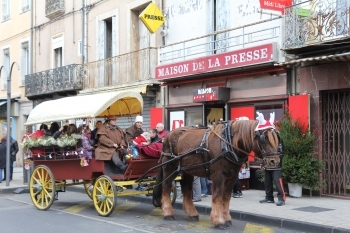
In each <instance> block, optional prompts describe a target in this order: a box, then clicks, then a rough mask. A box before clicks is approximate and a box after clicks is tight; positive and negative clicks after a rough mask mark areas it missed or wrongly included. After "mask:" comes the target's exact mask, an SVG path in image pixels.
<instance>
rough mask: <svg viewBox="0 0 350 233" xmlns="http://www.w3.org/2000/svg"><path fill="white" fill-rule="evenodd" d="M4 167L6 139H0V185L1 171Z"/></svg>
mask: <svg viewBox="0 0 350 233" xmlns="http://www.w3.org/2000/svg"><path fill="white" fill-rule="evenodd" d="M5 167H6V138H5V137H3V138H1V141H0V183H2V181H3V179H2V170H3V169H5Z"/></svg>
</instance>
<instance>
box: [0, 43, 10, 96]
mask: <svg viewBox="0 0 350 233" xmlns="http://www.w3.org/2000/svg"><path fill="white" fill-rule="evenodd" d="M2 60H3V66H4V68H5V70H6V72H1V74H2V75H1V76H2V77H1V89H2V90H6V88H7V75H8V73H7V72H9V71H10V48H6V49H3V55H2Z"/></svg>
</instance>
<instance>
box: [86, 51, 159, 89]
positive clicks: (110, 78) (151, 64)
mask: <svg viewBox="0 0 350 233" xmlns="http://www.w3.org/2000/svg"><path fill="white" fill-rule="evenodd" d="M157 64H158V51H157V48H145V49H141V50H138V51H135V52H131V53H127V54H122V55H118V56H115V57H111V58H106V59H103V60H98V61H94V62H89V63H87V64H85V65H84V70H85V76H84V90H87V89H98V88H106V87H113V86H120V85H126V86H128V85H131V84H132V85H134V84H135V83H141V82H147V81H152V80H153V81H154V82H157V81H156V80H155V66H156V65H157Z"/></svg>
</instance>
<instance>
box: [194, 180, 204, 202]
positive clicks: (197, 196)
mask: <svg viewBox="0 0 350 233" xmlns="http://www.w3.org/2000/svg"><path fill="white" fill-rule="evenodd" d="M192 193H193V199H192V201H193V202H198V201H201V200H202V198H201V181H200V178H199V177H198V176H194V177H193V186H192Z"/></svg>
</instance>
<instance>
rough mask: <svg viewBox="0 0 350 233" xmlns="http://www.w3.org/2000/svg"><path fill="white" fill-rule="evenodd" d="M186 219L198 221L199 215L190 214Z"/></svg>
mask: <svg viewBox="0 0 350 233" xmlns="http://www.w3.org/2000/svg"><path fill="white" fill-rule="evenodd" d="M188 221H190V222H198V221H199V216H190V217H188Z"/></svg>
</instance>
